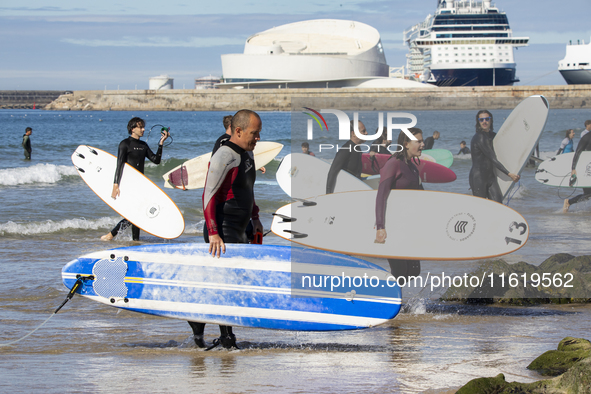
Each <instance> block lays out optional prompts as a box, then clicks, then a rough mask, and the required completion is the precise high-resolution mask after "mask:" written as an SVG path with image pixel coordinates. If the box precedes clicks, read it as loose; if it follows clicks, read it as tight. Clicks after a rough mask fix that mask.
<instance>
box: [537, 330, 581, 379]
mask: <svg viewBox="0 0 591 394" xmlns="http://www.w3.org/2000/svg"><path fill="white" fill-rule="evenodd" d="M590 356H591V342H589V341H588V340H586V339H580V338H579V339H577V338H572V337H567V338H564V339H563V340H562V341H560V344H558V349H557V350H548V351H547V352H546V353H544V354H542V355H541V356H539V357H538V358H536V359H535V360H534V361H532V362H531V364H529V365H528V366H527V368H528V369H531V370H533V371H536V372H538V373H539V374H541V375H544V376H558V375H561V374H563V373H565V372H566V371H567V370H568V369H569V368H571V367H572V366H573V365H574V364H576V363H577V362H579V361H581V360H584V359H586V358H589V357H590Z"/></svg>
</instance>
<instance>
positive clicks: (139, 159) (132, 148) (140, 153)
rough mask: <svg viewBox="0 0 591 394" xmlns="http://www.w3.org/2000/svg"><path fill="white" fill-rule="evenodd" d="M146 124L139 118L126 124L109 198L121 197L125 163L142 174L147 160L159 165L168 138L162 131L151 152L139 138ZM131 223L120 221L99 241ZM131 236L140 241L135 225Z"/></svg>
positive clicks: (112, 235) (165, 131)
mask: <svg viewBox="0 0 591 394" xmlns="http://www.w3.org/2000/svg"><path fill="white" fill-rule="evenodd" d="M145 127H146V122H144V120H143V119H141V118H137V117H136V118H132V119H131V120H130V121H129V122H128V123H127V131H128V133H129V137H128V138H126V139H124V140H123V141H121V143H119V149H118V151H117V169H116V170H115V179H114V181H113V191H112V192H111V198H112V199H116V198H117V197H119V196H120V195H121V191H120V190H119V184H120V183H121V177H122V176H123V169H124V167H125V163H127V164H129V165H130V166H132V167H134V168H135V169H136V170H138V171H139V172H141V173H142V174H143V173H144V161H145V160H146V158H147V159H149V160H150V161H151V162H152V163H154V164H160V160H161V159H162V144H164V141H166V139H167V138H168V137H169V135H170V134H169V133H168V131H167V130H163V131H162V137H160V142H159V143H158V151H157V152H156V153H154V152H152V150H151V149H150V147H149V146H148V144H146V143H145V142H144V141H141V140H140V138H142V137H143V136H144V131H145ZM130 224H131V223H130V222H129V221H128V220H127V219H123V220H121V221H120V222H119V223H117V225H116V226H115V227H114V228H113V230H111V231H110V232H109V233H107V234H105V235H103V236H102V237H101V239H102V240H103V241H110V240H112V239H113V238H114V237H115V236H116V235H117V234H118V233H119V230H124V229H126V228H127V227H129V225H130ZM131 234H132V238H133V240H134V241H139V240H140V229H139V228H138V227H136V226H135V225H133V224H132V225H131Z"/></svg>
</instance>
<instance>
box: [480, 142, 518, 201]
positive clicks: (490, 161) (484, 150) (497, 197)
mask: <svg viewBox="0 0 591 394" xmlns="http://www.w3.org/2000/svg"><path fill="white" fill-rule="evenodd" d="M496 135H497V134H496V133H494V132H492V131H489V132H486V131H477V132H476V134H474V137H472V141H471V143H470V150H471V151H472V168H471V169H470V188H471V189H472V194H473V195H475V196H476V197H483V198H488V199H489V200H494V201H497V202H500V203H502V202H503V193H502V192H501V188H500V187H499V182H497V176H496V174H495V168H498V169H499V171H501V172H503V173H504V174H506V175H509V171H508V170H507V169H506V168H505V166H504V165H502V164H501V162H499V161H498V160H497V155H496V154H495V150H494V148H493V139H494V138H495V136H496Z"/></svg>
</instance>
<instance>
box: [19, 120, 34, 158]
mask: <svg viewBox="0 0 591 394" xmlns="http://www.w3.org/2000/svg"><path fill="white" fill-rule="evenodd" d="M31 134H33V129H32V128H30V127H27V128H26V129H25V134H23V144H22V145H23V149H24V150H25V160H31V152H32V151H33V149H31Z"/></svg>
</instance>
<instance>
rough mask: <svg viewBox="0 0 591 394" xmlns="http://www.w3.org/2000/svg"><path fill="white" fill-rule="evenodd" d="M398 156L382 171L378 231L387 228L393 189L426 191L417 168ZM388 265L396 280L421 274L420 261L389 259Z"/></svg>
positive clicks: (389, 161) (377, 217)
mask: <svg viewBox="0 0 591 394" xmlns="http://www.w3.org/2000/svg"><path fill="white" fill-rule="evenodd" d="M397 156H398V155H395V156H392V157H391V158H389V159H388V161H387V162H386V164H384V166H383V167H382V169H381V170H380V186H379V188H378V194H377V197H376V229H377V230H382V229H384V228H386V202H387V201H388V196H390V191H391V190H392V189H411V190H424V189H423V185H422V184H421V178H420V176H419V169H418V168H417V166H416V165H415V164H414V163H413V162H412V161H405V160H403V159H399V158H398V157H397ZM390 209H395V207H391V208H390ZM402 225H403V224H402ZM388 263H389V264H390V272H391V273H392V275H393V276H394V277H395V278H398V277H401V276H404V277H409V276H416V275H419V274H420V273H421V262H420V261H418V260H400V259H388Z"/></svg>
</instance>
